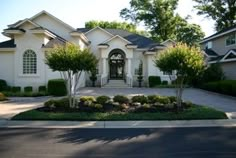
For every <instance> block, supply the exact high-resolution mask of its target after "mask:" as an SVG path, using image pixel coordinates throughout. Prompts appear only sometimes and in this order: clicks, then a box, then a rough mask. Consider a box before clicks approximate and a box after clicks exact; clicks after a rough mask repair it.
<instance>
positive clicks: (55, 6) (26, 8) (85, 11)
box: [0, 0, 215, 41]
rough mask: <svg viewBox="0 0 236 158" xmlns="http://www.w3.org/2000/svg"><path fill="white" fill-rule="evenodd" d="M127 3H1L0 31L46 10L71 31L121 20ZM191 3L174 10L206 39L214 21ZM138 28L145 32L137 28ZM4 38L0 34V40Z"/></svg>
mask: <svg viewBox="0 0 236 158" xmlns="http://www.w3.org/2000/svg"><path fill="white" fill-rule="evenodd" d="M129 1H130V0H40V1H35V0H1V2H0V10H1V14H0V31H1V32H2V31H3V29H6V28H7V25H9V24H12V23H14V22H16V21H18V20H21V19H25V18H30V17H32V16H33V15H35V14H37V13H38V12H40V11H42V10H46V11H47V12H49V13H51V14H52V15H54V16H56V17H57V18H59V19H60V20H62V21H64V22H65V23H67V24H69V25H70V26H72V27H74V28H79V27H84V24H85V22H86V21H90V20H104V21H124V20H123V19H121V18H120V16H119V12H120V10H121V9H123V8H127V7H129ZM193 5H194V2H192V0H179V5H178V8H177V10H176V12H177V13H179V14H180V15H181V16H182V17H186V16H187V15H191V17H192V18H191V19H189V20H188V21H189V22H190V23H196V24H198V25H200V26H201V27H202V30H203V31H204V32H205V35H206V36H209V35H211V34H213V33H214V32H215V31H214V22H213V21H212V20H210V19H206V18H204V16H199V15H196V11H195V10H194V9H193ZM138 28H139V29H145V28H144V27H143V26H139V27H138ZM7 39H8V38H7V37H5V36H3V35H2V34H1V35H0V41H4V40H7Z"/></svg>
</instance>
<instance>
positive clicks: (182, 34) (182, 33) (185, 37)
mask: <svg viewBox="0 0 236 158" xmlns="http://www.w3.org/2000/svg"><path fill="white" fill-rule="evenodd" d="M176 19H177V22H176V27H175V29H176V30H175V31H176V33H175V35H176V41H178V42H182V43H186V44H187V45H189V46H197V45H198V44H199V41H200V40H201V39H202V38H203V37H204V36H205V33H204V32H203V31H202V29H201V27H200V26H199V25H197V24H189V23H188V22H187V20H186V19H183V18H181V17H180V16H179V15H177V16H176Z"/></svg>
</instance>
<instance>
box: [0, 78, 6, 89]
mask: <svg viewBox="0 0 236 158" xmlns="http://www.w3.org/2000/svg"><path fill="white" fill-rule="evenodd" d="M6 89H7V82H6V81H5V80H2V79H0V91H4V90H6Z"/></svg>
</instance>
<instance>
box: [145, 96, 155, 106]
mask: <svg viewBox="0 0 236 158" xmlns="http://www.w3.org/2000/svg"><path fill="white" fill-rule="evenodd" d="M147 98H148V102H149V103H152V104H153V103H155V102H156V100H155V98H156V95H148V96H147Z"/></svg>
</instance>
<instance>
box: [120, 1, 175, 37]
mask: <svg viewBox="0 0 236 158" xmlns="http://www.w3.org/2000/svg"><path fill="white" fill-rule="evenodd" d="M177 4H178V0H131V1H130V9H128V8H124V9H122V10H121V12H120V16H121V17H122V18H124V19H126V20H131V21H132V22H134V23H140V22H144V24H145V26H146V27H147V28H148V29H149V30H150V33H151V35H152V38H153V39H155V40H157V41H165V40H167V39H169V38H171V39H173V38H174V30H175V21H176V19H175V13H174V11H175V9H176V7H177Z"/></svg>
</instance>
